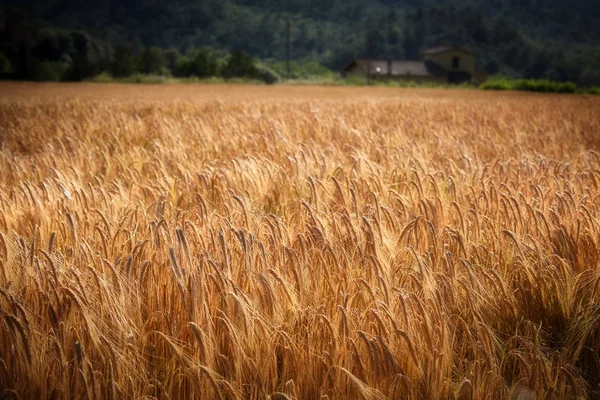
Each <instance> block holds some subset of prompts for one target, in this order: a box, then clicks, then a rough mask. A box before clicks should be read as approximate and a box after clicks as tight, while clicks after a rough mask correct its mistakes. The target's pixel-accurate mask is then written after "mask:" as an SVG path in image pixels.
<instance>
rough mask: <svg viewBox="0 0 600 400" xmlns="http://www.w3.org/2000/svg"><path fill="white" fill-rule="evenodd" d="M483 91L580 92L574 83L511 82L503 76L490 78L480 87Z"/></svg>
mask: <svg viewBox="0 0 600 400" xmlns="http://www.w3.org/2000/svg"><path fill="white" fill-rule="evenodd" d="M479 88H480V89H483V90H520V91H528V92H545V93H577V92H578V91H579V90H578V88H577V85H576V84H575V83H573V82H556V81H551V80H548V79H517V80H511V79H508V78H505V77H502V76H493V77H490V78H488V79H487V80H486V81H485V82H483V83H482V84H481V85H480V86H479Z"/></svg>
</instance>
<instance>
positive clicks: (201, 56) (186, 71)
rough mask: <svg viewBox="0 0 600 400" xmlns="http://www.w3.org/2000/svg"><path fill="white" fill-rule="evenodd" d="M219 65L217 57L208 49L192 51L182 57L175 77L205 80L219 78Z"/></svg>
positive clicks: (174, 72)
mask: <svg viewBox="0 0 600 400" xmlns="http://www.w3.org/2000/svg"><path fill="white" fill-rule="evenodd" d="M218 74H219V64H218V61H217V58H216V57H215V55H214V54H213V53H212V52H210V51H209V50H207V49H200V50H197V51H190V52H189V55H188V56H186V57H181V58H180V59H179V62H178V64H177V66H176V67H175V70H174V71H173V75H175V76H177V77H196V78H205V77H209V76H217V75H218Z"/></svg>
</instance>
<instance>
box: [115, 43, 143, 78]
mask: <svg viewBox="0 0 600 400" xmlns="http://www.w3.org/2000/svg"><path fill="white" fill-rule="evenodd" d="M136 70H137V62H136V57H135V54H134V53H133V51H132V50H131V48H130V47H129V46H127V45H119V46H117V48H116V49H115V55H114V59H113V62H112V66H111V71H112V75H113V76H116V77H124V76H130V75H132V74H133V73H134V72H136Z"/></svg>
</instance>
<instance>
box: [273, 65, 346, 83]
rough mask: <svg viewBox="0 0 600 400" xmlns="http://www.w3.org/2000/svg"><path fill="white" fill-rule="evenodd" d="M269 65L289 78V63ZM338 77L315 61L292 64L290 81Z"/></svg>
mask: <svg viewBox="0 0 600 400" xmlns="http://www.w3.org/2000/svg"><path fill="white" fill-rule="evenodd" d="M268 65H269V66H270V67H271V68H272V69H273V70H274V71H275V72H277V73H278V74H279V75H280V76H282V77H286V78H287V62H271V63H269V64H268ZM337 75H338V74H337V73H335V72H333V71H332V70H330V69H329V68H327V67H325V66H324V65H322V64H321V63H319V62H318V61H315V60H311V61H307V62H298V61H292V62H290V79H301V80H312V79H323V78H331V77H333V76H337Z"/></svg>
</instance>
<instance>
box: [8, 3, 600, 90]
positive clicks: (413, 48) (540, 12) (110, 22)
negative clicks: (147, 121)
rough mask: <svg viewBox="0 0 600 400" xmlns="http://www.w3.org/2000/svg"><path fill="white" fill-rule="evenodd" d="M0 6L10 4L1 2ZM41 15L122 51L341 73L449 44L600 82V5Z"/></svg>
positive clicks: (132, 8) (65, 10)
mask: <svg viewBox="0 0 600 400" xmlns="http://www.w3.org/2000/svg"><path fill="white" fill-rule="evenodd" d="M0 4H7V1H6V0H0ZM18 4H19V5H20V6H21V7H24V8H26V9H27V10H28V12H29V13H30V16H31V17H33V18H38V19H39V20H41V21H45V22H46V23H49V24H51V25H54V26H59V27H68V28H78V29H85V30H87V31H88V32H90V33H92V34H93V35H95V36H97V37H99V38H102V39H104V40H106V41H108V42H109V43H112V44H113V45H115V44H119V43H123V42H127V43H128V44H131V45H133V46H134V47H136V46H137V47H141V46H159V47H162V48H177V49H179V50H185V49H186V48H189V47H198V46H204V45H205V46H211V47H213V48H215V49H227V50H233V49H238V50H244V51H246V52H248V53H250V54H252V55H254V56H256V57H260V58H262V59H279V60H281V59H283V58H284V57H285V50H286V36H285V33H286V31H285V21H286V20H287V19H288V18H289V19H290V20H291V26H292V29H291V33H292V35H291V36H292V48H293V57H294V59H297V60H306V59H311V60H317V61H319V62H321V63H323V64H325V65H326V66H328V67H330V68H334V69H337V68H339V67H340V66H341V65H342V64H344V63H345V62H346V61H348V60H349V59H350V58H352V57H355V56H364V55H365V49H366V45H365V43H366V37H367V27H370V36H371V42H372V49H371V55H372V56H373V57H382V58H387V57H392V58H413V59H414V58H419V57H420V51H421V50H423V49H424V48H427V47H430V46H436V45H440V44H461V45H466V46H468V47H469V48H471V49H472V50H475V51H477V54H478V62H479V64H480V67H482V68H485V69H486V70H487V71H488V72H490V73H504V74H508V75H515V76H527V77H536V78H541V77H544V78H551V79H556V80H567V79H570V80H574V81H577V82H578V83H582V84H592V83H595V84H598V83H599V82H600V2H598V1H597V0H569V1H567V0H487V1H485V0H462V1H452V0H424V1H419V0H380V1H379V2H374V1H369V0H329V1H323V0H288V1H287V2H286V1H279V0H201V1H197V0H196V1H192V0H173V1H170V2H164V1H159V0H97V1H95V2H90V3H89V4H86V5H83V4H82V2H81V1H80V0H47V1H42V0H20V1H19V2H18Z"/></svg>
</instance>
